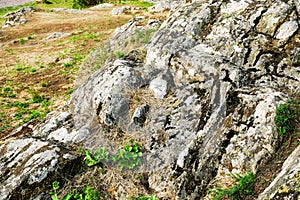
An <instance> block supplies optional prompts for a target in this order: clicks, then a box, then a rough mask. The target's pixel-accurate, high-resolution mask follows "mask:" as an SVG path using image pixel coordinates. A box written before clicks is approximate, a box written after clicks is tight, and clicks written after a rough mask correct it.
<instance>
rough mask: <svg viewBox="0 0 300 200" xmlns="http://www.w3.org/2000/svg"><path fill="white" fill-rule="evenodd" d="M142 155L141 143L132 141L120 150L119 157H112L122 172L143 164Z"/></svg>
mask: <svg viewBox="0 0 300 200" xmlns="http://www.w3.org/2000/svg"><path fill="white" fill-rule="evenodd" d="M142 155H143V153H142V151H141V149H140V145H139V143H137V142H133V141H132V140H130V141H129V143H127V144H125V146H124V147H123V149H119V150H118V154H117V155H114V156H112V160H113V161H115V162H118V163H119V168H120V169H121V170H122V169H133V168H135V167H136V166H138V165H140V164H141V157H142Z"/></svg>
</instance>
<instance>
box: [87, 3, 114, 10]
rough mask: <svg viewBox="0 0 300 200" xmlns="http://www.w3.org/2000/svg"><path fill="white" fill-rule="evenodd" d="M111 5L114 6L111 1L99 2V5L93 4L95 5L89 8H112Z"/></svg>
mask: <svg viewBox="0 0 300 200" xmlns="http://www.w3.org/2000/svg"><path fill="white" fill-rule="evenodd" d="M111 7H114V4H111V3H102V4H99V5H96V6H93V7H91V8H89V9H91V10H96V9H103V8H111Z"/></svg>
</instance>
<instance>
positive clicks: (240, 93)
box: [0, 0, 300, 199]
mask: <svg viewBox="0 0 300 200" xmlns="http://www.w3.org/2000/svg"><path fill="white" fill-rule="evenodd" d="M299 10H300V5H299V2H298V1H293V0H290V1H280V0H275V1H274V0H273V1H258V0H257V1H256V0H253V1H226V2H225V1H224V2H221V1H209V0H202V1H197V2H194V3H189V4H183V5H181V6H180V7H179V8H178V9H176V10H174V11H173V12H172V14H171V15H170V16H169V18H168V19H167V20H166V21H165V22H164V23H163V24H162V25H161V26H160V28H159V29H158V31H157V32H156V33H155V35H154V36H153V37H152V39H151V41H150V43H149V44H148V43H146V46H144V48H142V47H141V46H140V47H139V48H136V49H135V48H134V49H132V50H133V51H129V50H128V51H126V52H125V54H124V57H123V58H122V59H121V58H120V59H110V60H107V61H106V62H105V65H104V66H103V67H102V68H101V69H100V70H98V71H97V72H95V73H94V74H93V75H91V76H90V77H89V78H88V80H87V81H86V82H85V83H84V84H83V85H82V86H81V87H79V88H78V89H77V90H76V91H75V93H74V95H73V96H72V98H71V100H70V101H69V103H68V105H67V106H66V108H65V110H64V111H57V112H55V113H53V114H52V115H49V117H48V119H47V120H46V121H45V122H44V123H43V124H39V125H38V126H36V127H33V130H28V132H27V134H26V135H28V136H27V137H25V136H17V135H18V134H17V135H14V137H12V136H10V137H9V138H7V139H5V140H4V142H2V143H1V144H0V149H1V159H0V160H1V163H3V164H2V165H0V166H1V168H0V173H1V174H5V176H4V175H2V176H1V182H0V184H1V188H2V189H1V192H2V196H3V195H5V197H6V198H9V197H10V196H11V195H12V194H13V193H15V192H16V191H17V190H18V189H19V187H22V189H23V193H24V194H25V195H28V196H30V194H29V192H28V191H29V189H28V190H26V188H27V187H29V186H28V185H30V184H33V183H34V184H37V183H39V182H42V181H43V180H45V179H46V178H47V177H49V176H47V174H49V173H51V172H52V171H53V170H54V169H55V168H56V167H57V166H66V165H65V164H64V163H65V160H64V159H63V158H64V157H67V158H66V160H68V161H69V160H70V161H71V160H72V159H75V158H74V157H73V156H66V155H69V154H68V148H71V147H72V146H73V145H75V146H76V145H80V146H82V147H83V148H88V149H96V148H97V147H105V148H106V149H107V150H108V151H115V147H116V146H117V145H118V138H122V137H123V136H124V135H131V136H132V137H133V138H134V139H135V140H137V141H140V142H141V143H142V144H143V145H144V146H143V148H144V149H145V151H144V154H143V162H142V164H141V166H139V168H138V169H136V170H137V171H138V172H141V173H147V185H148V187H149V188H150V189H151V191H152V192H153V193H154V194H155V195H156V197H158V198H161V199H209V198H211V197H210V196H208V195H207V190H208V186H209V185H210V184H214V183H215V182H218V183H220V184H222V182H227V178H228V177H227V176H226V174H228V173H230V172H232V173H239V174H244V173H247V172H253V173H256V171H257V169H258V167H259V166H260V165H261V164H262V163H264V162H266V161H267V160H268V158H270V157H271V155H272V154H274V152H275V150H276V148H277V146H278V140H279V139H278V137H279V136H278V133H277V132H276V127H275V124H274V117H275V110H276V107H277V106H278V105H279V104H281V103H283V102H285V101H286V100H287V99H288V98H289V94H290V93H291V92H297V89H299V80H300V69H299V63H300V62H299V54H300V53H299V52H300V51H299V45H300V40H299V18H298V17H299V16H298V13H299ZM137 24H138V19H133V20H131V21H130V22H129V23H128V24H127V25H125V26H123V27H122V28H121V29H119V30H117V32H116V34H115V38H114V40H112V41H111V42H110V48H111V51H114V50H122V49H124V48H125V47H129V46H128V45H126V44H125V43H126V40H125V39H124V38H128V37H127V36H128V35H129V36H131V37H132V36H134V35H135V34H136V30H138V26H137ZM144 28H145V27H144ZM129 38H130V37H129ZM122 41H123V42H124V43H122ZM127 41H128V40H127ZM120 46H121V47H120ZM95 55H97V54H95ZM87 62H88V61H87ZM298 92H299V91H298ZM116 130H117V131H116ZM116 132H117V133H118V136H116V134H115V133H116ZM19 143H21V144H22V145H19V146H18V145H17V144H19ZM58 144H59V145H58ZM30 145H32V146H35V148H34V149H41V150H40V151H38V153H34V152H35V151H34V152H33V150H31V148H30ZM298 151H299V149H297V150H296V151H295V152H294V153H293V154H292V155H291V157H290V158H289V159H288V160H287V161H286V162H285V164H284V166H283V172H282V173H281V174H279V175H278V178H276V179H275V180H274V183H272V184H271V185H270V186H269V188H267V189H266V191H265V192H264V193H262V194H261V196H260V197H259V198H260V199H276V195H277V194H278V193H276V191H278V189H277V188H278V187H280V186H281V187H285V185H289V186H290V185H292V186H291V187H289V188H291V189H289V190H285V192H286V193H285V195H286V196H289V195H290V196H293V195H294V193H295V192H293V191H297V187H298V186H297V185H298V184H299V183H300V181H299V179H298V171H299V165H298V157H299V156H298V154H299V153H298ZM14 152H20V154H15V153H14ZM69 153H71V154H72V151H69ZM2 155H3V156H2ZM23 155H24V156H23ZM39 155H47V156H46V158H45V157H44V159H42V158H41V157H40V156H39ZM48 155H49V158H51V159H52V160H53V162H51V164H49V163H48V162H49V161H50V160H49V159H48ZM36 157H38V158H36ZM31 158H32V159H36V160H38V163H40V164H38V165H37V166H35V167H34V168H33V169H31V170H32V171H30V172H31V173H30V176H26V175H28V172H27V171H26V170H28V168H26V167H27V166H29V165H30V163H31V162H32V161H31ZM45 163H48V164H47V165H46V166H47V168H45V165H44V164H45ZM13 167H15V168H17V170H15V168H13ZM8 168H9V170H10V171H9V172H8V171H7V169H8ZM42 169H43V170H42ZM41 171H43V173H41ZM2 177H4V178H2ZM25 177H26V179H25ZM28 177H29V178H28ZM287 177H288V178H293V180H286V179H287ZM11 180H16V181H14V183H15V184H14V185H13V187H10V189H8V186H9V185H8V184H9V182H10V181H11ZM25 180H26V181H25ZM24 181H25V182H24ZM23 183H25V184H23ZM129 190H130V189H128V188H126V187H123V188H122V191H121V190H120V191H119V190H117V192H116V193H118V191H119V192H120V193H122V195H123V194H124V193H125V194H126V193H127V194H129V193H130V191H129ZM289 191H291V193H289ZM23 193H22V194H23ZM274 194H276V195H274ZM277 197H278V195H277ZM279 197H280V195H279ZM115 198H116V199H122V198H123V197H122V198H121V197H120V195H119V194H116V195H115ZM277 199H278V198H277ZM290 199H291V198H290Z"/></svg>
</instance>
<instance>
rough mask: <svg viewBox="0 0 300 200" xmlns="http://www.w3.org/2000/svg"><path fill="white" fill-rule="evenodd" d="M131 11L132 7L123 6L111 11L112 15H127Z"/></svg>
mask: <svg viewBox="0 0 300 200" xmlns="http://www.w3.org/2000/svg"><path fill="white" fill-rule="evenodd" d="M130 10H131V7H130V6H121V7H117V8H114V9H113V10H112V11H111V14H112V15H121V14H126V13H128V12H129V11H130Z"/></svg>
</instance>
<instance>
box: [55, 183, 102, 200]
mask: <svg viewBox="0 0 300 200" xmlns="http://www.w3.org/2000/svg"><path fill="white" fill-rule="evenodd" d="M59 189H60V185H59V182H58V181H54V182H53V183H52V190H53V191H51V192H49V194H50V195H51V198H52V200H60V198H59V197H58V195H59V193H58V191H59ZM71 199H78V200H98V199H99V192H98V190H95V189H93V188H92V187H90V186H86V187H85V188H83V189H82V192H81V193H77V192H76V191H75V190H73V191H72V192H70V193H68V194H66V195H65V196H64V197H63V198H62V200H71Z"/></svg>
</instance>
